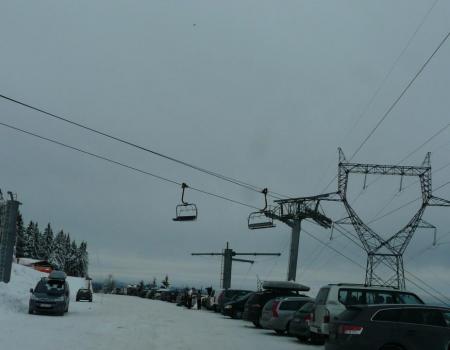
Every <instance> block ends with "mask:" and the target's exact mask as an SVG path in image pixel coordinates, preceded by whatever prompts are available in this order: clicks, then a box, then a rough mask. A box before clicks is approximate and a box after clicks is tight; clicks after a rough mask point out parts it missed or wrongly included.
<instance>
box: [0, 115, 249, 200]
mask: <svg viewBox="0 0 450 350" xmlns="http://www.w3.org/2000/svg"><path fill="white" fill-rule="evenodd" d="M0 125H2V126H4V127H7V128H9V129H12V130H15V131H17V132H21V133H23V134H27V135H29V136H33V137H36V138H39V139H41V140H44V141H47V142H50V143H53V144H55V145H58V146H61V147H65V148H68V149H71V150H74V151H77V152H80V153H83V154H85V155H88V156H90V157H94V158H97V159H100V160H103V161H105V162H109V163H112V164H115V165H118V166H121V167H124V168H127V169H129V170H132V171H136V172H138V173H141V174H144V175H148V176H151V177H153V178H156V179H158V180H161V181H165V182H168V183H171V184H174V185H178V186H181V185H182V183H181V182H178V181H175V180H171V179H168V178H166V177H163V176H160V175H156V174H153V173H150V172H148V171H145V170H142V169H139V168H136V167H134V166H131V165H128V164H125V163H122V162H118V161H116V160H113V159H111V158H107V157H104V156H101V155H98V154H95V153H92V152H89V151H86V150H83V149H81V148H78V147H74V146H70V145H68V144H65V143H62V142H59V141H57V140H54V139H50V138H48V137H44V136H41V135H38V134H35V133H32V132H30V131H26V130H23V129H20V128H17V127H15V126H12V125H9V124H6V123H2V122H0ZM189 188H190V189H191V190H193V191H197V192H200V193H203V194H205V195H208V196H212V197H216V198H219V199H222V200H225V201H228V202H231V203H235V204H239V205H242V206H245V207H248V208H252V209H258V208H257V207H255V206H253V205H250V204H246V203H243V202H240V201H237V200H234V199H231V198H228V197H225V196H222V195H219V194H215V193H212V192H208V191H205V190H202V189H199V188H195V187H191V186H189Z"/></svg>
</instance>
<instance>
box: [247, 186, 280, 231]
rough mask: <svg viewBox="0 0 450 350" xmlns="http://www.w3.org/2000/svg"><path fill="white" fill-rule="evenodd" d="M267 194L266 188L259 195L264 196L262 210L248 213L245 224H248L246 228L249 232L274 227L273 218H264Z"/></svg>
mask: <svg viewBox="0 0 450 350" xmlns="http://www.w3.org/2000/svg"><path fill="white" fill-rule="evenodd" d="M267 192H268V191H267V188H265V189H263V190H262V191H261V193H262V194H264V203H265V205H264V209H261V210H259V211H255V212H253V213H250V215H249V216H248V222H247V223H248V228H249V229H250V230H257V229H262V228H272V227H275V224H274V223H273V218H270V217H267V216H266V211H267Z"/></svg>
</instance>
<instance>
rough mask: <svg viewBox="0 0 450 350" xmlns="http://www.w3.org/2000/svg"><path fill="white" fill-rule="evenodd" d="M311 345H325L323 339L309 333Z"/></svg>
mask: <svg viewBox="0 0 450 350" xmlns="http://www.w3.org/2000/svg"><path fill="white" fill-rule="evenodd" d="M311 343H313V344H315V345H323V344H325V339H324V337H322V336H320V335H318V334H316V333H311Z"/></svg>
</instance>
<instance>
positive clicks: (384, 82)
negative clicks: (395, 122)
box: [321, 0, 439, 192]
mask: <svg viewBox="0 0 450 350" xmlns="http://www.w3.org/2000/svg"><path fill="white" fill-rule="evenodd" d="M438 2H439V0H435V1H434V2H433V3H432V4H431V6H430V8H429V9H428V11H427V12H426V13H425V15H424V16H423V17H422V20H421V21H420V23H419V25H418V26H417V27H416V29H415V30H414V32H413V33H412V35H411V36H410V38H409V39H408V41H407V42H406V45H405V46H404V47H403V49H402V50H401V51H400V53H399V55H398V56H397V58H396V59H395V60H394V62H393V63H392V65H391V66H390V68H389V69H388V71H387V72H386V74H385V75H384V77H383V79H382V81H381V83H380V84H379V85H378V87H377V88H376V90H375V92H374V93H373V94H372V96H371V98H370V99H369V100H368V102H367V103H366V105H365V106H364V108H363V109H362V111H361V113H360V114H359V116H358V118H357V120H356V122H355V123H353V125H352V127H351V128H350V129H349V131H348V132H347V134H346V136H345V137H344V140H345V139H347V138H348V136H349V135H350V134H351V133H352V132H353V130H354V129H355V128H356V126H357V125H358V124H359V122H360V121H361V120H362V119H363V118H364V116H365V115H366V113H367V111H368V110H369V108H370V107H371V106H372V104H373V103H374V101H375V99H376V98H377V97H378V95H379V93H380V92H381V90H382V88H383V87H384V86H385V84H386V82H387V81H388V79H389V77H390V76H391V74H392V72H393V71H394V69H395V68H396V67H397V64H398V63H399V62H400V59H401V58H402V57H403V55H404V54H405V52H406V50H408V48H409V47H410V46H411V43H412V42H413V40H414V38H415V37H416V35H417V33H418V32H419V31H420V29H421V28H422V26H423V25H424V23H425V22H426V20H427V19H428V16H429V15H430V13H431V12H432V11H433V9H434V7H435V6H436V4H437V3H438ZM331 164H332V162H330V163H329V165H328V168H327V169H326V171H325V173H327V172H328V169H329V168H330V166H331ZM334 180H335V178H333V179H332V180H331V183H332V182H333V181H334ZM321 181H322V180H321ZM330 185H331V184H328V185H327V186H326V187H325V189H324V190H323V191H322V192H325V191H326V190H327V189H328V187H329V186H330Z"/></svg>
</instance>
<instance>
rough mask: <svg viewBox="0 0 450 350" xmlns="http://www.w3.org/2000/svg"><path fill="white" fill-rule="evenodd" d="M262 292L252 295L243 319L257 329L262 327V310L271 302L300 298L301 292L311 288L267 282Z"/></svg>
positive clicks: (294, 284)
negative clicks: (284, 298) (285, 298)
mask: <svg viewBox="0 0 450 350" xmlns="http://www.w3.org/2000/svg"><path fill="white" fill-rule="evenodd" d="M262 287H263V289H265V290H264V291H262V292H256V293H255V294H252V295H251V296H250V298H249V299H248V300H247V302H246V303H245V306H244V313H243V315H242V319H243V320H246V321H250V322H252V323H253V324H254V325H255V326H256V327H261V325H260V322H259V320H260V317H261V313H262V308H263V307H264V305H265V304H266V303H267V302H268V301H269V300H270V299H275V298H280V297H295V296H299V292H300V291H309V287H306V286H303V285H301V284H298V283H294V282H286V281H280V282H278V281H265V282H264V283H263V286H262Z"/></svg>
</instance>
